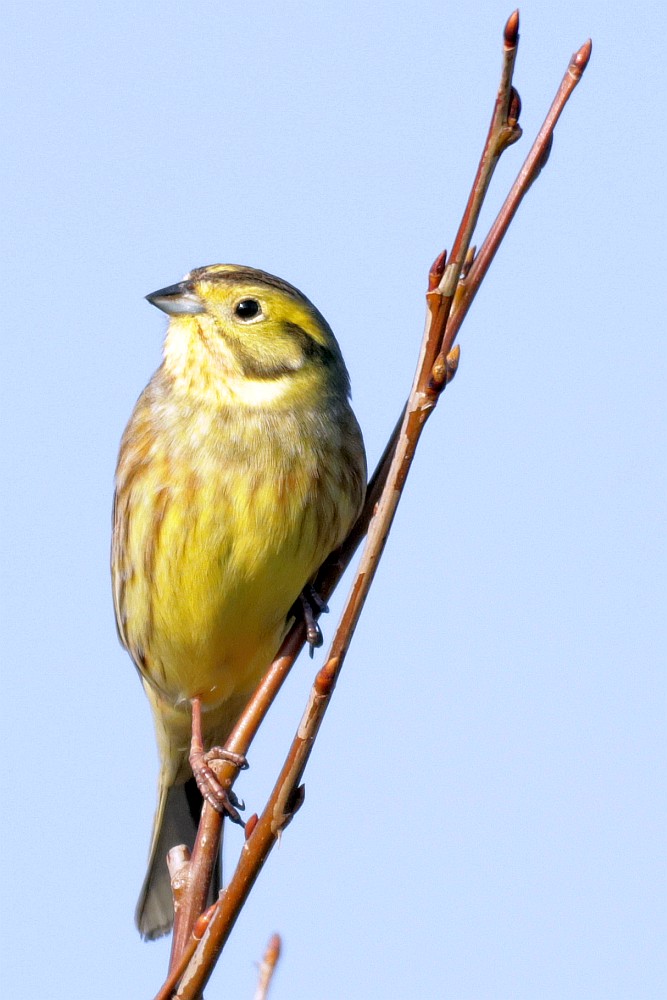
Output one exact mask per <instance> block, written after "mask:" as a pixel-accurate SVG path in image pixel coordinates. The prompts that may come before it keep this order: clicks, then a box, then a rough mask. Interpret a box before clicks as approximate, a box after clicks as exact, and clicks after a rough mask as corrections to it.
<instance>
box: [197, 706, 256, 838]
mask: <svg viewBox="0 0 667 1000" xmlns="http://www.w3.org/2000/svg"><path fill="white" fill-rule="evenodd" d="M201 715H202V709H201V699H200V698H193V699H192V742H191V743H190V767H191V768H192V774H193V775H194V779H195V781H196V782H197V788H198V789H199V791H200V792H201V795H202V798H204V799H206V801H207V802H208V803H209V805H211V806H212V807H213V808H214V809H215V811H216V812H219V813H222V814H223V815H224V814H225V813H226V814H227V815H228V816H229V818H230V819H231V821H232V822H233V823H239V824H240V826H244V823H243V820H242V819H241V816H240V814H239V809H245V803H244V802H242V801H241V800H240V799H238V798H237V797H236V795H234V792H233V791H232V790H231V788H229V789H227V788H224V787H223V786H222V784H221V782H220V780H219V779H218V776H217V774H216V773H215V771H214V770H213V768H212V767H210V763H211V761H213V760H226V761H228V762H229V763H230V764H233V765H234V767H236V768H238V770H239V771H244V770H245V769H246V768H247V767H248V761H247V760H246V759H245V757H244V756H243V754H239V753H233V752H232V751H231V750H225V748H224V747H211V749H210V750H204V740H203V736H202V721H201Z"/></svg>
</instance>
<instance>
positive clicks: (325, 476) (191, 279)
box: [111, 264, 366, 938]
mask: <svg viewBox="0 0 667 1000" xmlns="http://www.w3.org/2000/svg"><path fill="white" fill-rule="evenodd" d="M147 298H148V300H149V302H152V303H153V305H156V306H157V307H158V308H160V309H162V310H163V311H164V312H166V313H168V314H169V316H170V317H171V319H170V323H169V328H168V331H167V336H166V340H165V345H164V361H163V363H162V365H161V366H160V368H159V369H158V370H157V372H156V373H155V375H154V376H153V378H152V379H151V381H150V382H149V384H148V386H147V387H146V389H145V390H144V392H143V393H142V395H141V396H140V398H139V401H138V403H137V405H136V407H135V410H134V413H133V414H132V417H131V419H130V422H129V424H128V426H127V428H126V430H125V434H124V435H123V439H122V442H121V447H120V455H119V458H118V468H117V471H116V494H115V500H114V516H113V541H112V559H111V562H112V577H113V595H114V606H115V610H116V622H117V625H118V632H119V634H120V639H121V642H122V643H123V645H124V646H125V647H126V649H127V650H128V651H129V653H130V655H131V656H132V659H133V660H134V663H135V664H136V666H137V669H138V670H139V673H140V674H141V679H142V682H143V685H144V689H145V691H146V694H147V695H148V699H149V701H150V704H151V708H152V710H153V716H154V720H155V729H156V734H157V742H158V747H159V752H160V777H159V785H158V806H157V812H156V816H155V824H154V829H153V838H152V841H151V847H150V859H149V863H148V872H147V875H146V879H145V881H144V885H143V888H142V891H141V895H140V897H139V903H138V905H137V913H136V920H137V926H138V927H139V930H140V931H141V933H142V935H143V936H144V937H147V938H153V937H157V936H158V935H160V934H162V933H164V932H166V931H167V930H168V929H169V927H170V926H171V923H172V920H173V912H172V900H171V888H170V881H169V875H168V871H167V866H166V861H165V856H166V853H167V851H168V850H169V848H171V847H173V846H174V845H175V844H180V843H186V844H188V845H189V846H192V843H193V839H194V834H195V827H196V822H197V820H198V815H199V811H200V808H201V801H202V799H201V794H200V791H198V787H199V789H203V791H204V794H205V795H206V797H207V798H209V799H210V800H211V801H212V802H214V804H216V805H218V806H219V807H220V806H221V805H223V804H224V802H223V796H222V795H221V794H220V792H221V790H220V788H219V786H218V787H217V788H216V787H215V783H214V782H213V784H207V780H208V779H210V777H211V775H210V771H209V769H208V768H207V767H206V757H205V756H204V755H203V754H202V753H201V752H200V753H198V754H197V753H196V752H194V751H195V748H196V742H197V739H199V738H201V737H203V741H204V743H205V744H206V745H207V746H209V747H210V746H211V745H221V744H223V743H224V741H225V739H226V738H227V736H228V734H229V732H230V730H231V728H232V726H233V724H234V722H235V721H236V719H237V718H238V716H239V714H240V712H241V710H242V708H243V706H244V704H245V703H246V701H247V699H248V697H249V694H250V693H251V692H252V690H253V689H254V687H255V686H256V684H257V683H258V681H259V679H260V678H261V676H262V674H263V673H264V671H265V670H266V669H267V667H268V665H269V663H270V662H271V660H272V658H273V656H274V655H275V653H276V651H277V649H278V647H279V645H280V642H281V640H282V638H283V636H284V635H285V632H286V630H287V626H288V623H289V621H290V617H291V615H292V614H293V611H292V609H293V605H294V604H295V602H296V601H297V600H298V599H299V595H300V594H301V592H302V590H303V589H304V587H306V586H307V585H308V584H309V582H310V581H311V580H312V578H313V575H314V574H315V571H316V570H317V568H318V567H319V566H320V564H321V563H322V562H323V560H324V559H325V558H326V556H327V555H328V554H329V553H330V552H331V551H332V550H333V549H335V548H336V547H337V546H338V545H339V544H340V543H341V542H342V541H343V539H344V538H345V536H346V535H347V533H348V532H349V530H350V528H351V527H352V524H353V523H354V521H355V519H356V517H357V515H358V513H359V510H360V508H361V504H362V502H363V497H364V489H365V481H366V463H365V457H364V448H363V442H362V438H361V432H360V430H359V426H358V424H357V421H356V419H355V417H354V414H353V413H352V410H351V408H350V405H349V402H348V397H349V378H348V374H347V371H346V369H345V364H344V363H343V359H342V357H341V354H340V350H339V347H338V344H337V343H336V339H335V337H334V335H333V333H332V332H331V330H330V328H329V326H328V324H327V323H326V321H325V320H324V318H323V317H322V316H321V315H320V313H319V312H318V311H317V309H316V308H315V307H314V306H313V305H312V304H311V303H310V302H309V301H308V299H307V298H306V297H305V296H304V295H302V294H301V293H300V292H299V291H297V289H296V288H293V287H292V286H291V285H289V284H287V282H285V281H281V280H280V279H279V278H275V277H273V276H272V275H270V274H266V273H264V272H263V271H256V270H254V269H253V268H250V267H240V266H236V265H232V264H215V265H212V266H211V267H202V268H197V269H196V270H194V271H191V272H190V274H188V275H186V277H185V278H184V279H183V281H182V282H180V283H179V284H177V285H172V286H170V287H169V288H163V289H161V290H160V291H158V292H154V293H153V294H152V295H149V296H147ZM200 718H201V725H200V726H199V725H198V722H199V719H200ZM193 723H194V725H193ZM198 728H200V729H201V732H199V733H198V732H197V730H198ZM191 737H192V749H193V754H192V755H191V754H190V749H191ZM190 757H191V759H192V761H193V763H192V769H191V766H190ZM193 770H194V772H195V777H196V778H197V784H195V780H194V779H193V777H192V773H193Z"/></svg>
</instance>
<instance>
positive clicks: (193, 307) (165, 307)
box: [146, 281, 206, 316]
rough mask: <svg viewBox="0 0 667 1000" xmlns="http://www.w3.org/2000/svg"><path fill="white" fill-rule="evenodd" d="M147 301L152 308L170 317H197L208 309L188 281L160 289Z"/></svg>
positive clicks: (148, 297)
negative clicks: (155, 307) (154, 307)
mask: <svg viewBox="0 0 667 1000" xmlns="http://www.w3.org/2000/svg"><path fill="white" fill-rule="evenodd" d="M146 299H147V300H148V302H150V304H151V305H152V306H157V308H158V309H161V310H162V312H166V313H167V314H168V315H169V316H184V315H185V316H196V315H197V313H202V312H204V310H205V308H206V306H205V305H204V303H203V302H202V300H201V299H200V298H199V296H198V295H197V294H195V292H193V291H192V288H191V287H190V284H189V282H187V281H179V283H178V284H177V285H168V286H167V288H160V289H158V291H157V292H151V293H150V295H147V296H146Z"/></svg>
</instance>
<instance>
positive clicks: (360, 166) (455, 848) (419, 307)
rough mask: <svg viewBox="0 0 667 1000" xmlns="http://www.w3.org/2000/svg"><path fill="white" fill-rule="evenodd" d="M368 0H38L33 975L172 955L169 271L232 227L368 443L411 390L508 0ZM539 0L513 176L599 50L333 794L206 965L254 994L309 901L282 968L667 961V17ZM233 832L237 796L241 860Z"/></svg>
mask: <svg viewBox="0 0 667 1000" xmlns="http://www.w3.org/2000/svg"><path fill="white" fill-rule="evenodd" d="M347 7H348V8H349V9H346V8H345V6H344V5H343V4H341V3H338V2H330V0H326V2H323V3H305V2H302V3H301V2H292V3H287V2H286V3H270V4H267V3H262V2H260V3H256V4H252V5H245V4H238V3H235V4H231V3H229V4H226V3H222V2H221V3H205V4H196V5H195V4H192V5H190V4H179V3H174V2H163V3H155V2H150V0H149V2H144V3H141V4H129V3H124V2H116V3H113V4H111V3H101V4H89V3H82V2H71V0H70V2H67V0H66V2H64V3H60V4H54V3H44V2H35V3H31V4H20V3H13V4H10V5H9V7H8V9H6V11H5V14H4V15H3V19H4V20H3V31H4V36H5V41H4V44H3V63H4V68H3V73H4V78H5V79H4V83H3V85H2V91H3V96H4V108H3V111H2V116H3V125H2V135H3V148H4V161H5V169H6V174H5V178H4V181H3V184H2V192H3V196H4V202H5V205H4V209H3V216H4V219H5V227H4V228H5V238H6V246H5V252H4V274H5V278H4V296H3V298H4V302H3V306H4V308H3V310H2V320H3V327H4V331H3V341H2V343H3V346H2V352H3V357H4V362H3V382H4V386H3V389H2V410H3V417H4V420H3V425H4V427H5V430H6V433H5V435H4V438H5V440H4V445H3V447H4V462H3V464H4V471H5V475H4V485H3V507H2V525H3V597H2V619H3V641H2V650H3V657H2V658H3V676H4V681H3V692H4V696H5V702H4V712H3V715H4V720H5V721H4V725H3V732H4V736H5V766H4V768H3V774H2V789H3V799H4V805H3V811H2V815H3V819H2V830H3V832H2V844H3V864H2V867H3V877H2V881H3V892H2V897H3V901H2V904H0V905H2V907H3V909H5V913H4V915H3V919H2V924H3V934H2V947H3V949H5V950H6V955H5V957H4V959H3V962H2V966H3V975H2V979H3V993H4V995H6V996H7V997H10V996H11V997H12V998H13V1000H36V998H46V997H48V998H49V1000H61V998H62V1000H64V998H67V1000H91V998H93V1000H110V998H112V997H113V998H116V997H119V996H121V997H128V998H135V997H136V998H140V997H150V996H152V995H153V993H154V992H155V990H156V989H157V987H158V986H159V984H160V983H161V981H162V977H163V973H164V970H165V967H166V963H167V944H166V943H165V942H162V943H158V944H154V945H148V944H144V943H143V942H141V941H140V940H139V937H138V935H137V934H136V931H135V930H134V927H133V923H132V913H133V908H134V903H135V898H136V894H137V892H138V889H139V885H140V883H141V879H142V876H143V870H144V863H145V855H146V850H147V846H148V837H149V831H150V824H151V819H152V814H153V808H154V782H155V778H156V771H157V767H156V754H155V750H154V743H153V735H152V731H151V723H150V719H149V713H148V708H147V705H146V704H145V700H144V697H143V695H142V692H141V689H140V686H139V684H138V682H137V678H136V676H135V672H134V669H133V668H132V666H131V664H130V661H129V659H128V657H127V655H126V654H125V653H124V651H123V650H122V649H121V648H120V646H119V645H118V643H117V640H116V634H115V629H114V624H113V615H112V609H111V598H110V588H109V579H108V547H109V521H110V505H111V493H112V475H113V468H114V463H115V458H116V451H117V446H118V441H119V438H120V435H121V432H122V430H123V427H124V424H125V421H126V420H127V417H128V415H129V413H130V410H131V408H132V406H133V403H134V401H135V399H136V397H137V395H138V393H139V392H140V390H141V389H142V387H143V385H144V384H145V382H146V381H147V379H148V378H149V376H150V374H151V372H152V371H153V370H154V368H155V367H156V366H157V364H158V363H159V359H160V347H161V338H162V334H163V331H164V327H165V321H164V317H162V316H161V315H160V314H159V313H158V312H157V311H156V310H155V309H153V308H152V307H150V306H149V305H148V304H147V303H146V302H145V301H144V299H143V296H144V295H145V294H146V293H147V292H150V291H152V290H154V289H155V288H159V287H162V286H163V285H167V284H170V283H172V282H174V281H177V280H178V279H179V278H180V277H181V276H182V275H183V274H184V273H185V272H186V271H188V270H189V269H190V268H192V267H194V266H197V265H202V264H210V263H214V262H233V263H243V264H251V265H255V266H258V267H261V268H264V269H266V270H269V271H272V272H274V273H276V274H279V275H281V276H282V277H284V278H286V279H288V280H289V281H291V282H293V283H294V284H296V285H297V286H298V287H300V288H301V289H302V290H303V291H304V292H305V293H306V294H307V295H308V296H309V297H310V298H312V299H313V301H314V302H315V303H317V305H318V306H319V307H320V309H321V310H322V312H323V313H324V314H325V315H326V316H327V318H328V319H329V321H330V322H331V324H332V326H333V328H334V330H335V331H336V333H337V336H338V338H339V341H340V343H341V346H342V348H343V352H344V354H345V357H346V359H347V362H348V365H349V368H350V372H351V376H352V383H353V393H354V403H355V408H356V411H357V414H358V416H359V419H360V422H361V424H362V426H363V429H364V432H365V436H366V441H367V446H368V452H369V457H370V460H371V463H373V462H374V460H375V459H376V458H377V456H378V454H379V452H380V450H381V447H382V445H383V443H384V440H385V439H386V436H387V434H388V432H389V430H390V428H391V426H392V425H393V422H394V420H395V417H396V415H397V414H398V412H399V410H400V407H401V405H402V402H403V399H404V397H405V394H406V391H407V388H408V386H409V383H410V380H411V377H412V371H413V367H414V362H415V358H416V354H417V349H418V343H419V338H420V336H421V330H422V321H423V292H424V283H425V276H426V272H427V269H428V266H429V264H430V262H431V260H432V259H433V257H434V256H435V255H436V254H437V253H438V251H439V250H440V249H441V248H442V246H444V245H448V244H451V240H452V237H453V233H454V231H455V228H456V223H457V220H458V217H459V213H460V210H461V208H462V206H463V204H464V200H465V197H466V194H467V190H468V185H469V182H470V180H471V178H472V175H473V173H474V168H475V165H476V161H477V156H478V153H479V150H480V147H481V143H482V140H483V137H484V135H485V132H486V128H487V124H488V120H489V115H490V111H491V106H492V101H493V97H494V94H495V88H496V82H497V77H498V71H499V66H500V48H501V32H502V26H503V23H504V21H505V18H506V17H507V15H508V14H509V13H510V12H511V5H509V4H500V3H498V2H495V0H493V2H491V0H489V2H485V0H482V2H479V3H475V4H468V5H453V4H447V3H445V4H442V3H435V2H430V0H415V2H413V3H410V4H407V3H401V4H399V3H390V2H376V3H361V4H357V5H347ZM521 13H522V26H521V27H522V30H521V45H520V50H519V60H518V65H517V71H516V77H515V79H516V84H517V87H518V88H519V90H520V92H521V96H522V99H523V114H522V124H523V126H524V128H525V131H526V139H525V140H524V141H523V142H522V143H521V144H519V145H518V146H516V147H514V148H513V149H512V150H510V151H509V152H508V154H507V155H506V157H505V160H504V163H503V164H502V166H501V168H500V170H499V172H498V176H497V178H496V181H495V183H494V185H493V188H492V192H491V197H490V205H492V206H493V208H494V209H495V207H497V206H498V205H499V204H500V201H501V198H502V196H504V193H505V190H506V188H507V186H508V184H509V182H510V180H511V177H512V176H513V174H514V172H515V171H516V169H517V168H518V166H519V164H520V162H521V161H522V158H523V156H524V155H525V153H526V151H527V148H528V141H527V139H528V137H530V136H532V134H534V132H535V130H536V128H537V127H538V125H539V123H540V121H541V119H542V116H543V114H544V112H545V111H546V108H547V107H548V104H549V102H550V100H551V97H552V94H553V92H554V91H555V88H556V86H557V84H558V81H559V80H560V77H561V74H562V72H563V70H564V69H565V67H566V65H567V61H568V59H569V57H570V54H571V53H572V52H573V51H574V49H576V48H577V47H578V46H579V45H580V44H581V43H582V42H583V41H585V39H586V38H587V37H588V36H589V35H591V36H593V40H594V49H593V59H592V62H591V65H590V68H589V71H588V73H587V75H586V78H585V81H584V82H583V84H582V85H581V87H580V88H579V90H578V91H577V92H576V94H575V96H574V98H573V100H572V102H571V105H570V107H569V109H568V110H567V112H566V114H565V117H564V119H562V121H561V124H560V125H559V127H558V130H557V133H556V141H555V146H554V151H553V154H552V157H551V162H550V163H549V166H548V169H547V170H546V171H545V172H544V174H543V176H542V177H541V178H540V180H539V182H538V183H537V185H536V186H535V188H534V189H533V190H532V191H531V192H530V194H529V196H528V199H527V201H526V203H525V204H524V206H523V208H522V209H521V212H520V215H519V217H518V218H517V220H516V223H515V225H514V227H513V229H512V231H511V234H510V236H509V238H508V239H507V241H506V243H505V245H504V246H503V248H502V251H501V254H500V256H499V258H498V259H497V261H496V263H495V264H494V266H493V269H492V272H491V274H490V276H489V279H488V281H487V283H486V284H485V286H484V289H483V291H482V293H481V294H480V296H479V297H478V300H477V302H476V303H475V306H474V308H473V311H472V313H471V314H470V317H469V320H468V322H467V323H466V325H465V327H464V329H463V331H462V334H461V348H462V356H461V366H460V370H459V374H458V376H457V379H456V381H455V383H454V384H453V386H452V388H451V391H448V393H447V394H446V398H445V399H444V402H443V405H442V407H441V409H439V411H438V412H437V414H436V415H435V417H434V418H433V420H432V421H431V423H430V424H429V426H428V428H427V431H426V434H425V437H424V439H423V444H422V447H421V448H420V452H419V455H418V459H417V462H416V465H415V468H414V474H413V476H412V479H411V482H410V483H409V486H408V489H407V493H406V495H405V498H404V502H403V503H402V505H401V508H400V512H399V515H398V519H397V523H396V526H395V530H394V532H393V534H392V536H391V539H390V544H389V546H388V549H387V552H386V557H385V559H384V561H383V564H382V567H381V570H380V573H379V577H378V580H377V585H376V587H375V589H374V591H373V594H372V597H371V599H370V601H369V604H368V607H367V610H366V613H365V614H364V617H363V619H362V623H361V625H360V627H359V630H358V633H357V636H356V639H355V642H354V645H353V649H352V651H351V654H350V657H349V660H348V663H347V665H346V668H345V672H344V675H343V677H342V679H341V683H340V685H339V687H338V689H337V692H336V696H335V700H334V704H333V706H332V710H331V712H330V714H329V716H328V718H327V720H326V724H325V726H324V729H323V732H322V734H321V739H320V741H319V745H318V747H317V748H316V751H315V754H314V756H313V759H312V762H311V765H310V767H309V769H308V772H307V775H306V795H307V797H306V804H305V807H304V808H303V810H302V811H301V813H300V814H299V816H298V818H297V819H296V820H295V822H294V823H293V824H292V825H291V826H290V828H289V829H288V831H287V832H286V834H285V836H284V838H283V842H282V844H281V846H280V849H279V850H277V851H276V852H275V853H274V854H273V855H272V857H271V858H270V860H269V863H268V865H267V867H266V869H265V871H264V873H263V875H262V878H261V881H260V883H259V884H258V886H257V888H256V890H255V892H254V894H253V896H252V898H251V900H250V903H249V905H248V906H247V909H246V910H245V912H244V914H243V916H242V918H241V919H240V921H239V923H238V925H237V928H236V931H235V934H234V936H233V938H232V941H231V942H230V945H229V948H228V950H227V952H226V955H225V957H224V959H223V962H222V963H221V965H220V966H219V969H218V972H217V973H216V978H215V980H214V982H213V984H212V985H211V987H210V988H209V990H208V992H207V1000H215V998H217V997H223V996H224V997H231V996H233V997H238V998H242V997H248V998H250V997H252V994H253V989H254V983H255V975H256V973H255V967H254V963H255V962H256V961H257V960H258V959H259V958H260V955H261V953H262V951H263V949H264V946H265V943H266V940H267V939H268V937H269V935H270V934H271V933H272V932H273V931H276V930H277V931H280V933H281V934H282V935H283V937H284V958H283V961H282V964H281V967H280V970H279V973H278V976H277V978H276V981H275V987H274V990H273V993H272V1000H287V998H289V1000H306V998H308V1000H312V998H318V1000H348V998H362V997H363V998H364V1000H375V998H378V1000H379V998H382V1000H387V998H389V1000H394V998H395V1000H403V998H412V997H420V998H446V1000H510V998H511V1000H658V998H660V997H663V996H665V994H666V992H667V985H666V984H667V976H666V974H665V966H664V964H663V963H664V953H662V946H663V945H664V935H665V888H666V887H665V877H664V876H665V865H664V860H665V850H664V848H665V788H664V773H665V763H666V761H665V742H664V725H665V681H664V650H665V640H666V637H665V634H664V627H663V626H664V618H665V609H664V597H665V582H666V581H665V575H664V565H665V562H664V555H665V553H664V548H663V541H662V538H663V536H662V533H660V532H659V527H660V515H661V514H662V513H664V506H663V500H664V486H665V482H664V477H663V471H662V470H663V467H664V457H665V441H664V437H665V435H664V430H665V420H664V409H665V407H664V399H665V388H664V386H665V374H666V373H665V334H664V320H663V317H664V281H665V279H664V274H665V254H664V232H665V217H664V162H665V148H664V139H663V124H662V116H663V108H664V103H665V98H664V51H663V49H664V29H665V15H664V11H663V10H662V9H661V8H660V7H659V6H658V5H657V4H646V3H641V2H640V3H637V4H634V5H633V6H632V7H631V8H628V7H627V5H626V4H620V3H616V2H611V3H602V2H587V0H580V2H577V3H567V2H565V3H561V4H554V3H546V2H527V3H526V4H525V5H524V6H523V7H522V11H521ZM661 90H662V95H661V94H660V91H661ZM493 214H494V212H493V209H492V208H489V210H488V211H487V212H486V214H485V217H484V222H485V223H486V224H488V223H489V221H490V220H491V218H492V217H493ZM662 527H663V529H664V524H663V525H662ZM340 603H341V598H340V597H339V599H338V600H337V601H335V602H334V603H333V607H332V614H331V615H330V616H329V618H328V619H327V621H326V629H327V634H328V635H329V636H330V635H331V634H332V631H333V628H334V623H335V617H336V613H337V612H338V611H339V610H340ZM317 662H319V661H316V663H315V664H314V665H313V664H311V663H309V662H307V661H304V662H300V663H299V664H298V665H297V667H296V669H295V670H294V672H293V676H292V678H291V679H290V682H289V684H288V685H287V687H286V689H285V691H284V693H283V694H282V696H281V698H280V701H279V703H278V705H277V706H276V710H275V712H274V715H273V717H272V719H271V721H270V723H269V724H268V725H267V726H266V729H265V731H264V732H263V734H262V735H261V738H260V739H258V741H257V743H256V745H255V747H254V748H253V750H252V753H251V764H252V766H251V770H250V771H249V772H248V773H247V774H244V775H243V777H242V779H241V781H240V783H239V788H238V790H239V793H240V794H241V795H242V796H243V797H244V798H245V800H246V802H247V803H248V807H249V810H250V811H254V810H256V809H258V808H259V807H260V806H261V804H262V801H263V796H265V795H266V792H267V790H268V788H269V787H270V785H271V784H272V781H273V777H274V775H275V773H276V771H277V767H278V763H279V761H280V760H282V754H283V749H284V748H285V747H286V745H287V742H288V739H289V738H290V736H291V734H292V732H293V730H294V728H295V726H296V724H297V722H298V719H299V717H300V714H301V711H302V707H303V704H304V702H305V698H306V691H307V688H308V685H309V682H310V678H311V676H312V674H313V670H314V669H315V666H316V665H317ZM239 845H240V835H239V833H238V831H237V830H232V831H231V834H230V835H229V844H228V847H229V862H231V859H232V858H233V852H235V851H237V850H238V847H239ZM229 862H228V863H229Z"/></svg>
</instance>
